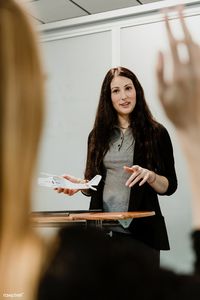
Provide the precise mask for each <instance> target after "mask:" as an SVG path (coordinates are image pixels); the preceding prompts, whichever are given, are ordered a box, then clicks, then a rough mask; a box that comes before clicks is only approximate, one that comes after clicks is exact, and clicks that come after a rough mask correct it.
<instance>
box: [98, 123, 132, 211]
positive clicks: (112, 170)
mask: <svg viewBox="0 0 200 300" xmlns="http://www.w3.org/2000/svg"><path fill="white" fill-rule="evenodd" d="M134 144H135V142H134V138H133V135H132V130H131V128H128V129H127V130H126V131H125V132H124V133H123V132H122V130H121V129H120V128H119V127H115V128H114V134H113V137H112V140H111V143H110V148H109V150H108V152H107V153H106V155H105V157H104V161H103V163H104V166H105V168H106V170H107V173H106V179H105V186H104V190H103V210H104V211H108V212H109V211H128V205H129V197H130V188H129V187H126V186H125V183H126V181H127V179H128V178H129V176H130V174H129V173H127V172H125V171H124V169H123V167H124V166H132V165H133V152H134Z"/></svg>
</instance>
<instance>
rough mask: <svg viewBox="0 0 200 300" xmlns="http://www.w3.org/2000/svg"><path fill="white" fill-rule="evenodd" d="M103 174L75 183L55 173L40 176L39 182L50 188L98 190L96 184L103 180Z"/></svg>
mask: <svg viewBox="0 0 200 300" xmlns="http://www.w3.org/2000/svg"><path fill="white" fill-rule="evenodd" d="M101 178H102V176H101V175H96V176H95V177H94V178H92V179H91V180H90V181H88V182H87V183H73V182H71V181H69V180H67V179H65V178H63V177H61V176H57V175H53V176H49V177H40V178H38V184H39V185H40V186H45V187H50V188H59V187H60V188H65V189H72V190H76V189H80V190H83V189H92V190H95V191H96V190H97V189H96V188H95V187H94V186H97V185H98V184H99V182H100V180H101Z"/></svg>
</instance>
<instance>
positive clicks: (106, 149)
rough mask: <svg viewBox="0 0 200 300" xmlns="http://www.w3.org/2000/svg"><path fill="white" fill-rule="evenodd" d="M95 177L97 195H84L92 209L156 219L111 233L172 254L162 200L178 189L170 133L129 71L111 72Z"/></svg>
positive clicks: (93, 149) (89, 169) (101, 109)
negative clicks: (148, 214)
mask: <svg viewBox="0 0 200 300" xmlns="http://www.w3.org/2000/svg"><path fill="white" fill-rule="evenodd" d="M96 174H100V175H102V181H101V183H100V184H99V186H98V189H97V192H94V191H92V190H88V191H87V192H85V191H83V193H84V194H87V195H89V196H91V205H90V208H91V209H102V210H103V211H145V210H154V211H155V213H156V215H155V216H154V217H150V218H143V219H134V220H132V222H131V223H130V225H129V226H128V228H124V227H123V226H121V225H118V226H115V228H112V232H114V233H115V234H116V232H120V234H121V233H123V234H129V235H131V237H133V238H135V239H137V240H139V241H141V242H143V243H145V244H147V245H148V246H150V247H152V248H153V249H156V250H161V249H163V250H168V249H169V242H168V237H167V232H166V227H165V222H164V218H163V216H162V214H161V210H160V206H159V202H158V194H160V195H171V194H173V193H174V192H175V190H176V188H177V178H176V172H175V167H174V157H173V149H172V144H171V140H170V137H169V134H168V132H167V130H166V129H165V128H164V127H163V126H162V125H161V124H159V123H158V122H156V121H155V120H154V118H153V117H152V114H151V112H150V110H149V108H148V105H147V103H146V100H145V96H144V91H143V88H142V86H141V84H140V83H139V81H138V79H137V77H136V76H135V75H134V74H133V73H132V72H131V71H130V70H128V69H126V68H124V67H118V68H112V69H111V70H109V71H108V73H107V74H106V76H105V79H104V81H103V84H102V88H101V94H100V100H99V105H98V109H97V114H96V119H95V123H94V127H93V130H92V131H91V133H90V135H89V139H88V155H87V163H86V170H85V178H86V179H87V180H89V179H91V178H92V177H93V176H94V175H96ZM130 174H131V175H130ZM65 178H66V179H69V180H72V181H76V179H75V178H72V177H70V176H66V177H65ZM58 191H59V192H61V191H64V192H65V193H66V194H69V195H72V194H74V193H75V192H77V190H68V189H66V190H62V189H59V190H58Z"/></svg>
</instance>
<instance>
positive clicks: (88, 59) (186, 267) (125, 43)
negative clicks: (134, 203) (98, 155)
mask: <svg viewBox="0 0 200 300" xmlns="http://www.w3.org/2000/svg"><path fill="white" fill-rule="evenodd" d="M164 2H166V1H164ZM185 2H190V6H188V7H186V15H187V23H188V25H189V28H191V31H192V32H193V34H194V36H195V38H196V39H197V40H199V38H200V37H199V32H197V30H198V28H199V25H200V16H199V12H200V9H199V7H198V5H197V6H196V5H195V4H196V2H197V1H185ZM192 3H194V5H192ZM145 7H147V9H146V10H145ZM150 8H151V9H150ZM101 15H102V18H99V19H98V20H97V21H96V23H95V22H94V21H93V20H92V19H90V21H91V23H90V22H88V23H87V21H84V22H83V24H81V22H80V20H79V21H78V22H77V23H76V21H74V22H75V23H74V25H73V20H72V21H69V22H65V23H62V24H63V25H62V26H61V24H60V23H59V26H56V24H55V26H54V27H52V26H50V27H49V28H48V27H45V30H44V32H43V44H42V46H43V50H44V60H45V67H46V72H47V75H48V80H47V117H46V123H45V128H44V134H43V140H42V145H41V153H40V160H39V165H38V176H40V174H39V173H40V172H42V171H44V172H49V173H53V174H63V173H66V172H67V173H69V174H73V175H75V176H78V177H82V176H83V171H84V166H85V156H86V146H87V136H88V133H89V131H90V129H91V127H92V124H93V121H94V116H95V112H96V107H97V103H98V98H99V92H100V86H101V83H102V80H103V78H104V76H105V73H106V72H107V70H108V69H109V68H110V67H111V66H115V65H123V66H126V67H128V68H130V69H131V70H133V72H134V73H136V75H137V76H138V78H139V80H140V82H141V84H142V86H143V87H144V90H145V94H146V99H147V102H148V103H149V106H150V108H151V110H152V112H153V114H154V115H155V117H156V118H157V120H158V121H159V122H161V123H163V124H164V125H165V126H166V127H167V129H168V131H169V133H170V135H171V138H172V142H173V147H174V155H175V162H176V170H177V175H178V182H179V186H178V190H177V192H176V193H175V194H174V195H172V196H170V197H160V204H161V207H162V211H163V214H164V216H165V218H166V223H167V227H168V232H169V239H170V243H171V251H167V252H162V255H161V263H162V265H167V266H168V267H171V268H176V270H177V271H185V272H188V271H190V270H191V263H192V259H193V255H192V251H191V249H190V241H189V238H188V234H189V231H190V228H191V209H190V203H189V201H188V200H189V199H190V197H191V195H190V190H189V186H188V174H187V170H186V166H185V162H184V159H183V156H182V153H181V150H180V148H179V144H178V142H177V139H176V136H175V133H174V129H173V127H172V126H171V124H169V123H168V121H167V119H166V117H165V115H164V113H163V111H162V109H161V107H160V104H159V102H158V100H157V95H156V81H155V62H156V55H157V52H158V49H161V48H163V49H166V48H167V41H166V33H165V30H164V24H163V21H162V16H161V14H160V13H159V12H158V5H157V6H156V9H154V7H153V6H152V5H151V6H148V5H147V6H144V10H143V11H139V10H138V9H137V8H135V9H133V10H132V14H131V13H130V10H129V11H128V13H127V15H120V11H117V12H113V13H110V14H105V18H103V14H101ZM114 15H115V17H116V18H113V16H114ZM108 16H111V18H108ZM82 19H83V20H86V19H85V17H84V18H82ZM87 20H89V19H87ZM57 25H58V24H57ZM173 28H175V30H176V32H177V34H180V32H179V27H178V26H177V20H176V19H174V20H173ZM199 42H200V41H199ZM88 205H89V199H88V198H86V197H84V196H83V195H82V194H77V195H75V196H73V197H68V196H65V195H61V194H59V195H58V194H57V193H55V192H54V191H52V190H48V189H46V188H42V187H36V188H35V194H34V201H33V210H70V209H71V210H72V209H87V208H88Z"/></svg>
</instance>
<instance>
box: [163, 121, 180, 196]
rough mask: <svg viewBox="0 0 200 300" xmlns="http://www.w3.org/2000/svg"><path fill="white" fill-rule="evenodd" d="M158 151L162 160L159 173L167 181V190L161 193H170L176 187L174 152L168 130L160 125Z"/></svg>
mask: <svg viewBox="0 0 200 300" xmlns="http://www.w3.org/2000/svg"><path fill="white" fill-rule="evenodd" d="M158 148H159V149H158V153H159V154H160V156H161V157H160V159H161V161H162V167H161V170H159V173H160V175H163V176H165V177H166V178H167V179H168V181H169V186H168V189H167V191H166V192H165V193H164V194H162V195H172V194H173V193H174V192H175V191H176V189H177V185H178V183H177V176H176V170H175V162H174V154H173V147H172V142H171V139H170V136H169V133H168V131H167V130H166V128H165V127H163V126H162V127H161V131H160V138H159V139H158Z"/></svg>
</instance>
